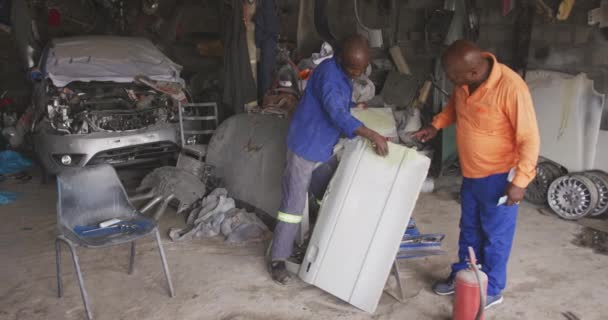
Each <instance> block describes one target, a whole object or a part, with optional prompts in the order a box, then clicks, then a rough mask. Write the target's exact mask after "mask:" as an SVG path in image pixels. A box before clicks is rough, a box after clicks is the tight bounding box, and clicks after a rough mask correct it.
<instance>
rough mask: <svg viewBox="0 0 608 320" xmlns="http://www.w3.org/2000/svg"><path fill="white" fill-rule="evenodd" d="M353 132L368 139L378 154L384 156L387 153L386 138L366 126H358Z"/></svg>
mask: <svg viewBox="0 0 608 320" xmlns="http://www.w3.org/2000/svg"><path fill="white" fill-rule="evenodd" d="M355 133H356V134H357V135H358V136H360V137H363V138H366V139H367V140H369V141H370V142H371V143H372V147H373V148H374V150H375V151H376V153H377V154H378V155H380V156H383V157H384V156H386V155H387V154H388V143H387V142H386V138H385V137H384V136H382V135H381V134H379V133H378V132H376V131H374V130H371V129H369V128H368V127H366V126H360V127H359V128H357V130H355Z"/></svg>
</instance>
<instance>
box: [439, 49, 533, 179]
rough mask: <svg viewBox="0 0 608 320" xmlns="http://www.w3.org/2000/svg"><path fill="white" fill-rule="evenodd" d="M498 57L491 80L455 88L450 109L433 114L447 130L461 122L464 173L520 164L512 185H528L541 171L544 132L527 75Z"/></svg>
mask: <svg viewBox="0 0 608 320" xmlns="http://www.w3.org/2000/svg"><path fill="white" fill-rule="evenodd" d="M483 56H484V57H486V58H491V59H493V60H494V64H493V66H492V71H491V72H490V75H489V77H488V79H487V80H486V81H485V82H484V83H482V84H481V85H480V86H479V88H477V90H475V91H474V92H473V94H472V95H469V89H468V86H466V85H465V86H460V87H455V88H454V91H453V92H452V95H451V97H450V100H449V101H448V104H447V105H446V107H445V109H444V110H443V111H442V112H441V113H439V114H438V115H437V116H435V118H434V119H433V123H432V125H433V127H435V128H437V129H443V128H445V127H447V126H449V125H451V124H453V123H454V122H455V123H456V144H457V146H458V157H459V159H460V166H461V169H462V174H463V176H465V177H467V178H483V177H487V176H490V175H493V174H497V173H504V172H508V171H509V170H510V169H511V168H515V178H514V179H513V184H515V185H516V186H518V187H521V188H525V187H527V186H528V184H529V183H530V181H532V179H534V176H535V175H536V162H537V161H538V154H539V149H540V137H539V133H538V125H537V123H536V114H535V112H534V106H533V105H532V97H531V96H530V91H529V90H528V86H527V85H526V83H525V82H524V80H523V79H522V78H521V77H520V76H519V75H518V74H517V73H515V72H514V71H513V70H511V69H509V67H507V66H505V65H503V64H501V63H498V61H496V57H494V55H492V54H490V53H483Z"/></svg>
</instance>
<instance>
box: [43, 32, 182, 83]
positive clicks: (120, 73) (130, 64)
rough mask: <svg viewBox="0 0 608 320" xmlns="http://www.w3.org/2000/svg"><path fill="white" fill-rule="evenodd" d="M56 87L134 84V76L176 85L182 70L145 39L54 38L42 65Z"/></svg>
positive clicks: (102, 37)
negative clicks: (73, 83) (82, 84)
mask: <svg viewBox="0 0 608 320" xmlns="http://www.w3.org/2000/svg"><path fill="white" fill-rule="evenodd" d="M42 69H43V72H44V73H45V74H46V76H47V77H48V78H50V79H51V81H53V84H54V85H55V86H57V87H64V86H66V85H67V84H68V83H70V82H72V81H83V82H90V81H112V82H120V83H126V82H133V79H134V77H135V76H137V75H144V76H147V77H149V78H151V79H153V80H160V81H170V82H179V83H180V84H182V85H183V84H184V80H183V79H182V78H180V76H179V74H180V71H181V70H182V67H181V66H180V65H178V64H176V63H174V62H173V61H171V59H169V58H168V57H167V56H165V55H164V54H163V53H162V52H161V51H160V50H159V49H158V48H157V47H156V46H154V44H152V42H151V41H150V40H147V39H144V38H130V37H114V36H87V37H73V38H60V39H55V40H53V42H52V43H51V45H50V46H49V48H48V50H47V52H46V54H45V56H44V58H43V65H42Z"/></svg>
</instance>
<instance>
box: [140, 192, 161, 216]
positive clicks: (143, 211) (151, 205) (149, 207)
mask: <svg viewBox="0 0 608 320" xmlns="http://www.w3.org/2000/svg"><path fill="white" fill-rule="evenodd" d="M161 200H163V197H161V196H158V197H156V198H154V199H152V200H150V201H149V202H148V203H146V205H145V206H144V207H143V208H141V209H140V210H139V212H141V213H146V211H148V210H150V209H152V207H154V206H155V205H156V204H157V203H159V202H160V201H161Z"/></svg>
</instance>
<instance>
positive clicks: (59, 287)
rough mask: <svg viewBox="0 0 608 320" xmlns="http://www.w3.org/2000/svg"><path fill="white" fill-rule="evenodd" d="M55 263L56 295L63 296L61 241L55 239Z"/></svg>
mask: <svg viewBox="0 0 608 320" xmlns="http://www.w3.org/2000/svg"><path fill="white" fill-rule="evenodd" d="M55 264H56V265H57V297H59V298H61V297H63V279H62V278H61V242H60V240H59V239H55Z"/></svg>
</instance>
